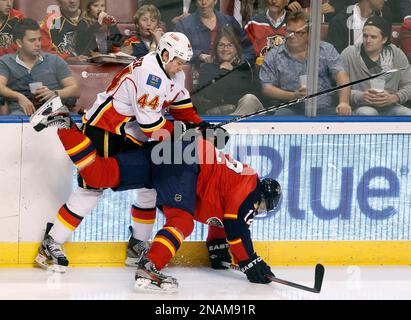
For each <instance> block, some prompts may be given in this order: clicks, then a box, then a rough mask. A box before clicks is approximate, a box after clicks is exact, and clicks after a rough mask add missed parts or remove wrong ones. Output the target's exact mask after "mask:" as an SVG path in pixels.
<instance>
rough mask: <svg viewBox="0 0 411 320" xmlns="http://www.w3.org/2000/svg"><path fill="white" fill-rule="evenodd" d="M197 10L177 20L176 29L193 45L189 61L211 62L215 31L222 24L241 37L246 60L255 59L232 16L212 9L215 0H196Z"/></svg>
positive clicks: (245, 37)
mask: <svg viewBox="0 0 411 320" xmlns="http://www.w3.org/2000/svg"><path fill="white" fill-rule="evenodd" d="M196 3H197V11H196V12H195V13H193V14H191V15H190V16H188V17H186V18H184V19H181V20H179V21H178V22H177V25H176V31H178V32H182V33H184V34H185V35H186V36H187V37H188V39H189V40H190V42H191V45H192V46H193V51H194V56H193V59H192V60H191V63H193V64H198V63H200V62H208V63H210V62H212V57H211V51H212V48H213V46H214V41H215V37H216V35H217V32H218V31H219V30H220V29H221V28H222V27H224V26H226V25H229V26H232V27H233V29H234V30H235V32H236V34H237V35H238V37H239V38H240V39H241V46H242V48H243V50H244V56H245V58H246V59H247V60H248V61H253V60H254V59H255V54H254V50H253V46H252V44H251V42H250V39H249V38H248V37H247V34H246V33H245V31H244V30H243V29H242V28H241V26H240V24H239V23H238V22H237V21H236V20H235V18H234V17H232V16H228V15H225V14H222V13H220V12H218V11H216V10H215V9H214V7H215V5H216V3H217V0H197V2H196Z"/></svg>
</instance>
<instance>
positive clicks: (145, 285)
mask: <svg viewBox="0 0 411 320" xmlns="http://www.w3.org/2000/svg"><path fill="white" fill-rule="evenodd" d="M135 280H136V282H135V283H134V288H135V289H136V290H138V291H151V292H152V291H155V292H164V293H174V292H177V290H178V282H177V279H175V278H173V277H171V276H167V275H165V274H162V273H161V272H159V271H158V270H157V268H156V266H155V265H154V263H153V262H152V261H151V260H150V259H148V258H146V257H143V258H142V259H141V260H140V262H139V265H138V267H137V271H136V276H135Z"/></svg>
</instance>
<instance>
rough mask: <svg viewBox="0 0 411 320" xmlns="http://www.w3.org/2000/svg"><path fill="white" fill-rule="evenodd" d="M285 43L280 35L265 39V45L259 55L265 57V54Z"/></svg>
mask: <svg viewBox="0 0 411 320" xmlns="http://www.w3.org/2000/svg"><path fill="white" fill-rule="evenodd" d="M284 42H285V38H284V36H282V35H279V34H276V35H274V36H272V37H267V45H266V46H265V47H264V48H263V49H261V52H260V55H261V56H263V57H265V56H266V55H267V53H268V52H269V51H270V50H271V49H272V48H274V47H279V46H281V45H282V44H283V43H284Z"/></svg>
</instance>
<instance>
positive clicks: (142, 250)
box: [126, 227, 150, 267]
mask: <svg viewBox="0 0 411 320" xmlns="http://www.w3.org/2000/svg"><path fill="white" fill-rule="evenodd" d="M130 231H131V236H130V240H128V245H127V258H126V265H127V266H130V267H138V263H139V262H140V260H141V258H142V257H144V256H145V255H146V254H147V252H148V249H150V244H149V243H148V242H147V241H141V240H138V239H136V238H134V237H133V229H132V227H130Z"/></svg>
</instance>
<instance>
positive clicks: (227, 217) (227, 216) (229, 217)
mask: <svg viewBox="0 0 411 320" xmlns="http://www.w3.org/2000/svg"><path fill="white" fill-rule="evenodd" d="M237 218H238V215H237V214H230V213H225V214H224V219H230V220H231V219H232V220H236V219H237Z"/></svg>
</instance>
